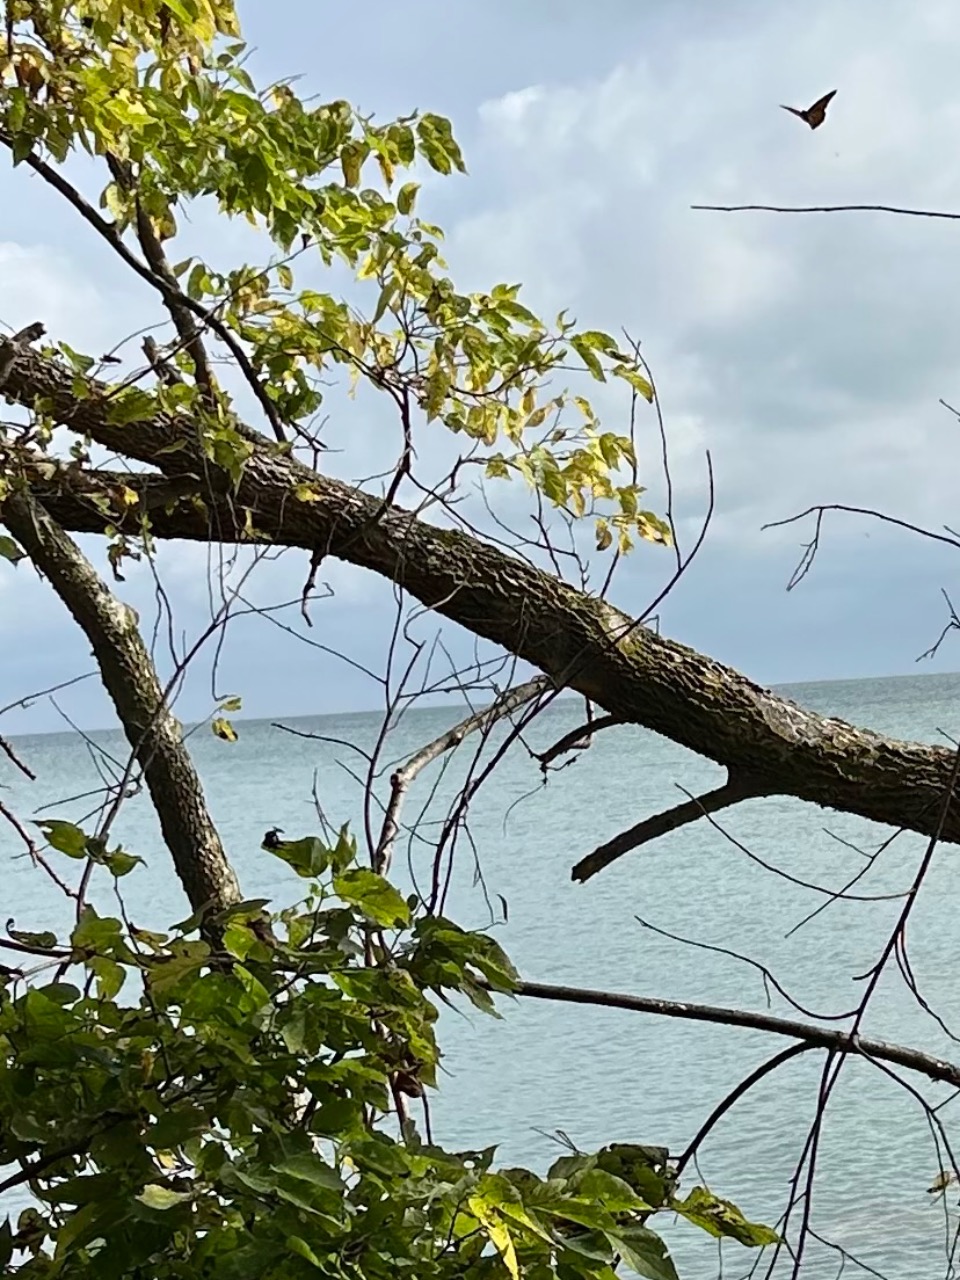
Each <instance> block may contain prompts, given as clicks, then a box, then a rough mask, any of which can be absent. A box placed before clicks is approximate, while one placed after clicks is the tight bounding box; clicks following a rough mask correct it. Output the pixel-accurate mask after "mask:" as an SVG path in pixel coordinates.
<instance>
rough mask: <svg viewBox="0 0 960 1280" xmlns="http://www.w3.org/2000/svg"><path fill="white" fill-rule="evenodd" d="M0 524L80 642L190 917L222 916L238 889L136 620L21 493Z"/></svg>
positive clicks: (3, 508)
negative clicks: (89, 653) (143, 787)
mask: <svg viewBox="0 0 960 1280" xmlns="http://www.w3.org/2000/svg"><path fill="white" fill-rule="evenodd" d="M0 518H2V520H3V522H4V524H5V525H6V526H7V528H8V529H9V530H10V532H11V533H12V534H13V536H14V537H15V538H16V539H17V540H18V542H19V543H20V544H21V546H22V547H23V548H24V550H25V551H26V552H27V554H28V555H29V556H30V559H31V560H32V562H33V564H34V566H35V567H36V568H37V569H38V570H39V571H40V572H41V573H42V574H43V575H44V577H46V578H47V580H48V581H49V582H50V585H51V586H52V587H53V589H54V591H56V593H57V595H58V596H59V597H60V599H61V600H62V601H63V603H64V605H65V606H66V607H67V609H68V611H69V612H70V614H71V616H72V617H73V619H74V621H75V622H76V623H77V625H78V626H79V627H80V628H81V629H82V631H83V632H84V634H85V635H86V637H87V639H88V641H89V642H90V645H91V647H92V649H93V653H94V657H95V658H96V660H97V664H98V666H99V668H100V672H101V675H102V678H103V683H104V686H105V688H106V690H107V692H108V693H109V694H110V697H111V698H112V700H113V704H114V706H115V707H116V710H117V716H118V718H119V720H120V723H121V724H122V725H123V729H124V733H125V734H126V737H127V741H128V742H129V743H130V746H131V748H132V749H133V751H134V752H135V754H136V757H137V760H138V761H139V763H140V766H141V768H142V769H143V775H144V778H145V779H146V783H147V786H148V788H149V790H150V795H151V798H152V799H153V803H154V806H155V808H156V811H157V815H158V817H159V819H160V827H161V830H162V831H163V836H164V840H165V842H166V844H167V847H168V848H169V850H170V853H171V855H172V857H173V861H174V865H175V866H176V870H177V874H178V876H179V877H180V882H181V884H182V885H183V888H184V890H185V892H186V894H187V897H188V898H189V900H190V905H191V906H192V907H193V909H194V911H203V910H212V911H214V912H216V911H221V910H223V909H224V908H226V907H228V906H229V905H231V904H232V903H234V902H237V901H239V899H240V889H239V885H238V884H237V879H236V876H235V875H234V872H233V869H232V867H231V866H230V863H229V862H228V861H227V857H226V854H225V853H224V850H223V846H222V844H221V843H220V837H219V835H218V834H217V830H216V827H215V826H214V825H213V821H212V819H211V818H210V814H209V812H208V810H207V806H206V801H205V799H204V795H203V789H202V787H201V785H200V779H199V778H198V776H197V773H196V770H195V768H194V766H193V762H192V760H191V759H190V753H189V752H188V751H187V749H186V747H185V745H184V742H183V736H182V732H181V730H180V728H179V726H178V724H177V722H176V720H175V719H174V717H173V715H172V714H171V712H170V709H169V707H168V706H167V705H166V702H165V700H164V696H163V691H162V689H161V687H160V682H159V680H158V679H157V674H156V671H155V669H154V666H153V663H152V662H151V660H150V655H149V653H148V651H147V648H146V646H145V644H144V642H143V640H142V638H141V636H140V631H139V629H138V627H137V623H136V620H135V615H134V614H133V613H132V611H131V610H130V609H129V608H128V607H127V606H126V605H125V604H123V603H121V601H119V600H117V599H116V597H115V596H114V595H113V594H112V593H111V592H110V591H109V589H108V588H107V587H106V586H105V584H104V583H103V582H102V581H101V580H100V578H99V577H98V575H97V573H96V571H95V570H94V568H93V566H92V565H91V564H90V563H89V561H88V560H87V559H86V557H85V556H84V555H83V553H82V552H81V551H80V549H79V548H78V547H77V545H76V544H75V543H74V542H73V540H72V539H71V538H69V537H68V536H67V534H66V533H65V532H64V531H63V529H62V528H61V527H60V526H59V525H58V524H57V523H56V522H55V521H54V520H53V519H51V517H50V516H49V514H48V513H47V512H46V511H45V510H44V508H43V507H42V506H41V505H40V504H39V503H38V502H37V501H35V499H34V498H33V497H32V496H31V494H30V493H29V492H28V491H26V490H23V489H20V490H14V491H13V492H11V493H10V494H9V495H8V496H7V497H6V499H5V500H4V501H3V502H2V503H0Z"/></svg>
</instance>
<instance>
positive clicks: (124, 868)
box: [98, 849, 145, 880]
mask: <svg viewBox="0 0 960 1280" xmlns="http://www.w3.org/2000/svg"><path fill="white" fill-rule="evenodd" d="M98 861H99V862H102V863H103V865H104V866H105V867H106V868H107V870H108V871H109V872H110V874H111V875H112V876H116V877H117V879H118V880H119V879H121V878H122V877H123V876H127V875H129V874H130V872H131V871H132V870H133V869H134V867H138V866H143V865H145V864H144V861H143V859H142V858H141V857H140V856H139V854H136V853H127V851H126V850H125V849H114V850H112V852H110V853H106V854H104V856H103V857H102V858H100V859H98Z"/></svg>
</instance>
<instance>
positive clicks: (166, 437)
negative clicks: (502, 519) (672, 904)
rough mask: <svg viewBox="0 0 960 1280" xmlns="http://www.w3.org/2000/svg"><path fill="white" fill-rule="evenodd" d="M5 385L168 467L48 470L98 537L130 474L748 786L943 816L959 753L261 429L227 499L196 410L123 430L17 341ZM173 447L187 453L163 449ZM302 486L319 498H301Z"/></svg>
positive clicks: (184, 517)
mask: <svg viewBox="0 0 960 1280" xmlns="http://www.w3.org/2000/svg"><path fill="white" fill-rule="evenodd" d="M3 392H4V394H5V395H7V396H8V397H9V398H11V399H14V400H15V401H17V402H19V403H21V404H26V405H30V404H32V403H33V402H34V401H35V399H36V398H37V397H38V396H40V397H42V398H44V399H45V401H46V402H47V404H48V405H50V404H52V405H53V407H54V412H55V414H56V417H57V418H58V420H59V421H61V422H63V423H64V424H65V425H68V426H70V427H72V428H73V429H75V430H77V431H80V432H82V433H83V434H86V435H89V436H90V437H91V438H93V439H94V440H96V441H98V442H99V443H100V444H103V445H105V446H106V447H108V448H110V449H113V450H117V451H118V452H120V453H122V454H124V455H125V456H127V457H128V458H131V459H135V460H138V461H140V462H143V463H147V464H152V465H153V466H155V467H156V468H157V469H158V470H160V471H161V472H165V473H166V474H165V476H162V477H157V476H146V475H144V476H139V477H131V476H130V475H129V474H126V473H117V472H109V471H84V472H75V473H72V474H68V473H67V472H66V471H64V472H62V473H61V474H60V475H58V476H56V477H54V479H53V480H49V481H44V482H41V481H39V480H38V481H37V483H36V484H35V486H34V492H35V493H36V495H37V497H38V498H39V499H40V500H41V501H42V502H43V504H44V505H45V506H46V507H47V509H48V510H49V511H50V512H51V514H52V515H54V516H55V517H56V519H57V520H59V521H60V522H61V524H63V525H64V526H65V527H66V528H69V529H71V530H73V531H75V532H87V533H98V532H102V531H103V530H104V528H105V526H106V524H107V523H110V522H112V523H114V524H116V523H117V520H118V517H117V515H116V514H114V516H113V517H111V518H110V520H108V518H107V517H106V516H105V515H104V513H103V511H102V510H101V509H100V508H98V506H97V505H96V503H95V502H94V498H96V497H98V496H102V495H104V494H109V491H110V489H111V487H112V486H116V485H117V484H119V483H122V484H124V485H127V486H128V487H131V488H133V489H135V490H137V491H138V492H139V493H140V494H141V496H142V500H143V504H144V506H146V507H149V508H150V520H151V527H152V531H153V533H154V534H155V535H156V536H158V537H162V538H183V539H189V540H199V541H226V542H269V543H271V544H272V545H286V546H293V547H302V548H304V549H305V550H308V551H310V552H312V553H320V554H330V555H333V556H337V557H339V558H342V559H343V560H345V561H348V562H349V563H351V564H355V565H358V566H361V567H363V568H366V569H370V570H372V571H373V572H375V573H377V574H379V575H381V576H383V577H385V578H388V579H389V580H391V581H393V582H396V583H398V584H400V585H402V586H403V587H404V588H406V590H408V591H409V592H410V593H411V594H412V595H413V596H415V597H416V598H417V599H418V600H420V601H421V602H422V603H423V604H424V605H426V606H427V607H428V608H431V609H433V610H435V611H436V612H437V613H440V614H442V615H443V616H444V617H447V618H449V619H451V620H452V621H454V622H457V623H459V624H460V625H461V626H463V627H465V628H466V629H467V630H469V631H471V632H473V633H474V634H475V635H478V636H482V637H484V638H485V639H488V640H491V641H493V642H495V643H496V644H498V645H500V646H502V647H503V648H504V649H506V650H508V651H509V652H511V653H513V654H515V655H516V656H517V657H519V658H522V659H524V660H525V661H527V662H529V663H531V664H532V665H534V666H536V667H538V668H539V669H540V670H541V671H543V672H545V673H546V674H547V675H549V676H550V677H551V678H552V679H553V680H554V681H555V683H557V684H558V685H561V686H564V687H568V688H570V689H571V690H575V691H576V692H578V693H580V694H582V695H584V696H585V697H587V698H589V699H590V700H591V701H593V702H594V703H596V704H597V705H598V706H601V707H603V708H604V709H605V710H607V711H608V712H610V713H611V714H614V715H616V716H618V717H619V718H620V719H622V720H623V721H625V722H630V723H634V724H639V725H643V726H645V727H646V728H648V729H652V730H654V731H655V732H657V733H659V734H662V735H663V736H665V737H668V738H671V739H672V740H673V741H674V742H677V743H679V744H680V745H682V746H684V747H687V748H689V749H690V750H692V751H694V752H696V753H698V754H700V755H703V756H706V757H708V758H709V759H711V760H714V761H716V762H717V763H718V764H720V765H723V766H725V767H726V768H727V770H728V771H729V773H730V775H731V777H733V778H736V779H737V780H738V782H740V781H742V780H744V779H748V780H750V781H751V782H752V783H754V784H755V786H754V789H755V791H756V792H757V793H758V794H768V795H789V796H796V797H798V798H800V799H803V800H807V801H810V802H812V803H814V804H817V805H820V806H822V807H825V808H832V809H836V810H840V811H843V812H848V813H854V814H858V815H860V816H861V817H864V818H868V819H871V820H873V821H876V822H881V823H885V824H888V825H891V826H896V827H904V828H906V829H909V830H913V831H917V832H920V833H922V834H924V835H931V834H932V833H933V831H934V828H935V827H936V825H937V818H938V811H939V806H940V804H941V803H942V798H943V792H944V788H945V787H946V786H947V785H948V784H949V779H950V776H951V770H952V766H953V758H954V753H953V752H952V750H949V749H947V748H942V747H932V746H926V745H923V744H920V743H915V742H903V741H899V740H897V739H893V738H887V737H884V736H882V735H880V734H877V733H873V732H871V731H869V730H865V729H859V728H855V727H854V726H852V725H849V724H847V723H845V722H844V721H842V720H838V719H834V718H830V717H824V716H820V715H817V714H815V713H814V712H811V711H807V710H804V709H802V708H800V707H798V706H797V705H796V704H795V703H793V702H791V701H789V700H787V699H785V698H782V697H779V696H778V695H776V694H774V693H772V692H770V691H769V690H767V689H763V688H761V687H760V686H759V685H757V684H754V683H753V681H751V680H749V679H747V678H746V677H745V676H743V675H741V674H740V673H739V672H737V671H735V670H733V669H732V668H730V667H727V666H724V665H723V664H721V663H719V662H716V661H714V660H713V659H711V658H709V657H707V656H705V655H703V654H700V653H697V652H696V651H695V650H693V649H690V648H688V647H687V646H685V645H682V644H679V643H678V642H677V641H675V640H670V639H667V638H665V637H663V636H659V635H656V634H655V633H654V632H652V631H651V630H649V629H647V628H645V627H638V626H634V624H633V622H632V620H631V619H630V618H629V617H628V616H627V615H625V614H624V613H622V612H621V611H620V610H618V609H616V608H615V607H613V606H612V605H610V604H608V603H606V602H604V601H602V600H600V599H598V598H596V597H592V596H588V595H586V594H584V593H583V592H581V591H578V590H576V589H575V588H574V587H572V586H569V585H568V584H567V583H565V582H562V581H561V580H560V579H558V578H556V577H554V576H553V575H551V574H549V573H546V572H543V571H542V570H540V569H538V568H536V567H534V566H532V565H530V564H528V563H526V562H525V561H522V560H520V559H519V558H516V557H513V556H510V555H508V554H506V553H505V552H503V551H501V550H499V549H498V548H496V547H493V546H491V545H488V544H486V543H484V542H482V541H480V540H479V539H477V538H473V537H470V536H469V535H467V534H464V533H461V532H458V531H451V530H446V529H440V528H437V527H436V526H434V525H431V524H428V523H427V522H426V521H424V520H422V519H417V518H415V517H414V516H412V515H411V513H409V512H407V511H405V510H403V509H401V508H399V507H397V506H391V507H389V508H387V509H384V507H383V504H382V503H381V502H379V501H378V499H377V498H375V497H373V496H372V495H370V494H366V493H364V492H362V491H361V490H359V489H356V488H354V487H353V486H351V485H349V484H346V483H344V482H342V481H339V480H335V479H331V478H330V477H327V476H323V475H320V474H318V473H317V472H315V471H313V470H311V469H310V468H308V467H306V466H305V465H303V464H302V463H300V462H299V461H297V460H295V459H292V458H290V457H288V456H285V455H284V454H282V453H281V452H279V451H278V450H277V448H276V446H275V445H273V444H272V443H271V442H269V441H267V440H265V438H264V437H262V436H260V435H259V434H258V433H256V432H254V431H252V430H249V429H245V434H246V436H247V438H248V439H249V440H250V441H251V443H252V444H253V452H252V455H251V457H250V460H249V462H248V463H247V465H246V467H245V470H244V473H243V477H242V480H241V482H240V485H239V487H238V490H237V492H236V493H235V494H233V495H224V494H217V493H214V492H212V491H211V489H210V488H209V487H208V486H204V485H202V484H201V481H200V480H199V478H191V476H190V475H189V474H185V473H190V472H191V471H192V472H194V473H195V477H199V476H200V475H203V474H204V470H203V468H204V467H208V466H209V464H208V463H207V462H206V461H205V460H204V459H203V458H202V457H201V455H200V454H199V450H198V448H197V446H196V445H194V444H191V440H193V441H195V440H196V439H197V431H196V427H195V426H193V427H192V429H191V423H190V420H189V419H173V418H169V417H160V418H158V419H156V420H154V421H148V422H135V423H129V424H127V425H124V426H120V427H118V426H115V425H112V424H110V423H109V422H108V421H107V417H106V413H105V408H104V404H103V401H102V398H101V397H102V394H103V393H102V389H100V388H98V384H96V383H91V384H90V392H89V394H88V395H87V396H85V397H84V398H82V399H78V398H76V396H75V395H74V391H73V376H72V374H68V373H65V372H64V371H62V370H61V369H60V368H59V367H58V366H57V365H55V364H53V363H52V362H50V361H48V360H45V359H43V358H42V357H40V356H38V355H37V354H36V353H35V352H33V351H30V350H20V351H19V353H18V355H17V358H16V359H15V360H14V362H13V365H12V367H11V368H10V369H9V370H8V373H7V379H6V382H5V384H4V386H3ZM171 444H176V445H177V449H176V450H175V451H173V452H168V453H164V452H161V451H162V450H164V449H165V448H167V447H168V446H169V445H171ZM304 484H306V485H308V486H309V488H310V491H311V497H312V500H311V501H301V500H300V499H298V498H297V497H296V496H295V490H296V488H297V486H299V485H304ZM171 486H172V488H171ZM191 489H192V490H193V495H192V496H190V495H189V491H190V490H191ZM185 494H187V495H188V496H184V495H185ZM164 503H166V505H164ZM246 512H249V513H250V517H251V520H252V530H253V531H252V532H251V526H250V525H247V524H246ZM138 519H139V517H138V515H137V508H133V509H132V510H131V511H130V512H129V514H128V515H127V516H126V517H124V524H125V527H127V528H128V529H135V528H136V525H137V522H138ZM942 838H943V839H945V840H947V841H950V842H952V843H960V806H952V807H951V813H950V815H949V817H948V820H947V824H946V828H945V830H944V832H943V833H942Z"/></svg>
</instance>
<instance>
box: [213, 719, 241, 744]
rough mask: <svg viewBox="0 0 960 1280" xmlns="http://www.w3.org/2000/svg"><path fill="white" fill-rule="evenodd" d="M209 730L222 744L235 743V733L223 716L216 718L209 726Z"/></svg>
mask: <svg viewBox="0 0 960 1280" xmlns="http://www.w3.org/2000/svg"><path fill="white" fill-rule="evenodd" d="M210 728H211V729H212V730H213V733H214V735H215V736H216V737H218V738H222V739H223V741H224V742H236V740H237V731H236V729H235V728H234V727H233V725H232V724H231V723H230V721H229V720H225V719H224V718H223V716H217V717H216V719H215V720H213V721H212V722H211V724H210Z"/></svg>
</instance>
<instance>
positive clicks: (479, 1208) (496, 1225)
mask: <svg viewBox="0 0 960 1280" xmlns="http://www.w3.org/2000/svg"><path fill="white" fill-rule="evenodd" d="M467 1205H468V1207H469V1209H470V1212H471V1213H472V1214H473V1216H474V1217H475V1218H476V1219H477V1221H478V1222H479V1223H480V1224H481V1226H482V1227H483V1229H484V1231H485V1232H486V1235H487V1239H488V1240H489V1241H490V1243H491V1244H492V1245H493V1247H494V1248H495V1249H496V1251H497V1252H498V1253H499V1254H500V1257H501V1258H502V1259H503V1265H504V1266H505V1267H506V1268H507V1270H508V1271H509V1272H510V1274H511V1275H512V1276H513V1280H520V1266H519V1263H518V1262H517V1251H516V1249H515V1248H514V1246H513V1239H512V1238H511V1236H510V1231H509V1229H508V1227H507V1225H506V1223H505V1222H504V1221H503V1219H502V1218H501V1217H500V1215H499V1214H498V1213H497V1212H496V1211H495V1210H494V1209H492V1208H491V1207H490V1206H489V1205H488V1204H487V1203H486V1201H485V1200H483V1199H481V1197H480V1196H470V1198H469V1199H468V1201H467Z"/></svg>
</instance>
